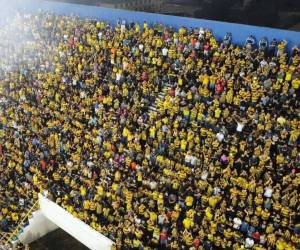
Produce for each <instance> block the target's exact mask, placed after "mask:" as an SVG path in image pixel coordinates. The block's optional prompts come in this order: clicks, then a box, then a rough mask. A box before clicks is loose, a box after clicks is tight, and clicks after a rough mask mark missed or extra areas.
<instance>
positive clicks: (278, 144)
mask: <svg viewBox="0 0 300 250" xmlns="http://www.w3.org/2000/svg"><path fill="white" fill-rule="evenodd" d="M250 38H251V37H250ZM252 42H253V43H252ZM0 43H1V44H0V55H1V58H0V65H1V68H0V71H1V72H0V77H1V78H0V81H1V82H0V92H1V100H0V103H1V111H0V112H1V116H0V125H1V127H0V128H1V129H0V159H1V161H0V163H1V165H0V183H1V184H0V190H1V194H0V197H1V199H0V231H2V232H12V231H13V230H14V228H15V227H16V226H17V225H18V224H19V223H20V220H21V218H23V216H24V215H25V214H26V213H27V211H28V209H29V208H30V207H31V206H32V204H33V203H35V201H36V200H37V194H38V193H39V192H42V191H43V190H47V191H48V192H49V194H50V197H51V199H52V200H53V201H55V202H56V203H57V204H59V205H60V206H62V207H63V208H65V209H66V210H67V211H68V212H70V213H72V214H73V215H74V216H75V217H77V218H79V219H81V220H83V221H84V222H86V223H87V224H89V225H90V226H91V227H93V228H94V229H95V230H97V231H99V232H100V233H102V234H104V235H105V236H107V237H109V238H110V239H112V240H113V241H114V242H115V243H116V244H115V246H114V248H115V249H124V250H126V249H139V250H142V249H144V250H146V249H205V250H207V249H236V250H238V249H245V248H246V249H249V248H252V249H256V250H259V249H260V250H263V249H271V250H273V249H278V250H284V249H286V250H292V249H297V248H298V249H299V246H300V202H299V190H300V188H299V186H300V164H299V163H300V162H299V161H300V154H299V152H300V151H299V147H300V144H299V140H300V136H299V133H300V122H299V115H300V109H299V100H300V99H299V97H300V88H299V84H300V65H299V62H300V53H299V49H298V48H296V47H294V48H293V50H292V51H288V50H287V49H286V46H287V43H286V41H277V42H276V41H275V40H274V41H273V42H272V43H271V44H270V45H266V44H265V46H264V47H263V48H261V47H257V46H256V45H255V44H254V41H251V39H250V40H249V41H248V40H247V46H238V45H235V44H232V43H231V39H230V36H229V35H228V36H227V37H226V39H224V40H222V41H216V39H215V38H214V35H213V31H210V30H207V29H189V28H185V27H181V28H180V29H179V30H176V29H173V28H172V27H166V26H163V25H161V24H160V25H154V26H152V25H150V24H147V23H146V22H145V23H144V24H138V23H130V22H126V21H124V20H123V21H122V20H120V21H119V22H118V24H117V25H115V26H113V25H110V24H109V23H105V22H104V21H101V20H100V21H99V20H91V19H81V18H79V17H76V16H59V15H54V14H50V13H39V14H36V15H24V14H18V15H17V16H16V17H15V18H14V19H11V20H9V22H8V23H7V24H6V26H4V27H2V28H1V34H0Z"/></svg>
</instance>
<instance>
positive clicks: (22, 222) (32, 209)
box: [0, 200, 39, 245]
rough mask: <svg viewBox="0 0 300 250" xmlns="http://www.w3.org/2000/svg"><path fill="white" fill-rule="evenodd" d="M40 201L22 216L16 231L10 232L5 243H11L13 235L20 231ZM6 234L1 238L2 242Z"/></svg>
mask: <svg viewBox="0 0 300 250" xmlns="http://www.w3.org/2000/svg"><path fill="white" fill-rule="evenodd" d="M38 203H39V201H38V200H37V201H36V202H35V203H34V204H33V205H32V206H31V208H30V209H29V210H28V212H27V213H26V215H25V216H24V217H23V218H22V220H21V221H20V223H19V224H18V225H17V227H16V228H15V229H14V231H13V232H12V233H9V237H8V238H7V239H6V241H5V245H7V244H10V243H11V240H12V239H13V237H15V236H17V235H18V234H19V232H20V228H21V227H22V226H23V224H24V222H25V220H26V219H27V218H28V217H29V216H30V215H31V213H32V212H33V211H34V210H35V208H36V207H37V205H38ZM4 239H5V238H4V236H3V237H2V238H1V239H0V242H1V241H2V240H4Z"/></svg>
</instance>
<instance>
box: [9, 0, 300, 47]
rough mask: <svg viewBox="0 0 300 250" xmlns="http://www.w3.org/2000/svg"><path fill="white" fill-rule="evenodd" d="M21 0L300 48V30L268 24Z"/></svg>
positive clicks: (20, 2)
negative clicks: (243, 23)
mask: <svg viewBox="0 0 300 250" xmlns="http://www.w3.org/2000/svg"><path fill="white" fill-rule="evenodd" d="M11 1H15V2H17V4H16V5H15V6H18V7H19V8H22V9H25V10H27V11H30V12H35V11H37V10H38V9H42V10H46V11H51V12H55V13H57V14H61V15H70V14H76V15H79V16H81V17H91V18H99V19H102V20H106V21H109V22H110V23H112V24H114V23H115V22H116V20H117V19H118V18H123V19H126V20H127V21H136V22H140V23H143V22H144V21H147V22H149V23H154V22H162V23H164V24H165V25H171V26H173V27H175V28H179V27H180V26H185V27H188V28H190V27H203V28H209V29H211V30H212V31H213V32H214V34H215V36H216V37H217V38H218V39H221V38H223V37H224V35H225V34H226V33H227V32H231V33H232V36H233V41H234V42H235V43H237V44H240V45H244V43H245V40H246V38H247V37H248V36H249V35H250V34H252V35H254V36H255V37H256V39H257V40H259V39H260V38H262V37H267V38H268V39H269V41H270V40H272V39H273V38H276V39H277V40H282V39H285V40H287V41H288V42H289V44H288V47H289V48H291V47H293V46H295V45H297V46H299V47H300V32H295V31H287V30H280V29H272V28H266V27H257V26H250V25H241V24H234V23H225V22H217V21H210V20H204V19H195V18H186V17H177V16H168V15H160V14H152V13H144V12H133V11H125V10H117V9H108V8H101V7H94V6H86V5H78V4H68V3H58V2H48V1H44V0H11Z"/></svg>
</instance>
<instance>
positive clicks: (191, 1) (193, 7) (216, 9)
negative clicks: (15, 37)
mask: <svg viewBox="0 0 300 250" xmlns="http://www.w3.org/2000/svg"><path fill="white" fill-rule="evenodd" d="M52 1H61V2H71V3H80V4H89V5H100V3H101V2H103V1H105V2H106V3H107V2H116V1H117V2H123V3H126V2H128V1H130V0H123V1H122V0H112V1H110V0H52ZM136 1H137V0H136ZM144 11H145V10H144ZM158 13H163V14H170V15H178V16H189V17H196V18H204V19H211V20H218V21H226V22H235V23H243V24H250V25H258V26H267V27H273V28H282V29H291V30H297V31H300V0H166V3H165V4H164V5H163V8H162V9H161V10H160V11H158Z"/></svg>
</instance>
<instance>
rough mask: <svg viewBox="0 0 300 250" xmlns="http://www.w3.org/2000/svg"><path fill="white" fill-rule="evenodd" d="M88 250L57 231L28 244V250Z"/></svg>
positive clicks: (69, 236) (59, 230)
mask: <svg viewBox="0 0 300 250" xmlns="http://www.w3.org/2000/svg"><path fill="white" fill-rule="evenodd" d="M58 249H59V250H65V249H66V250H67V249H68V250H69V249H72V250H88V248H87V247H85V246H84V245H83V244H81V243H80V242H79V241H77V240H76V239H74V238H73V237H72V236H71V235H69V234H68V233H66V232H65V231H63V230H62V229H57V230H55V231H53V232H51V233H49V234H47V235H46V236H44V237H42V238H40V239H39V240H37V241H35V242H33V243H31V244H30V250H58Z"/></svg>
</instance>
